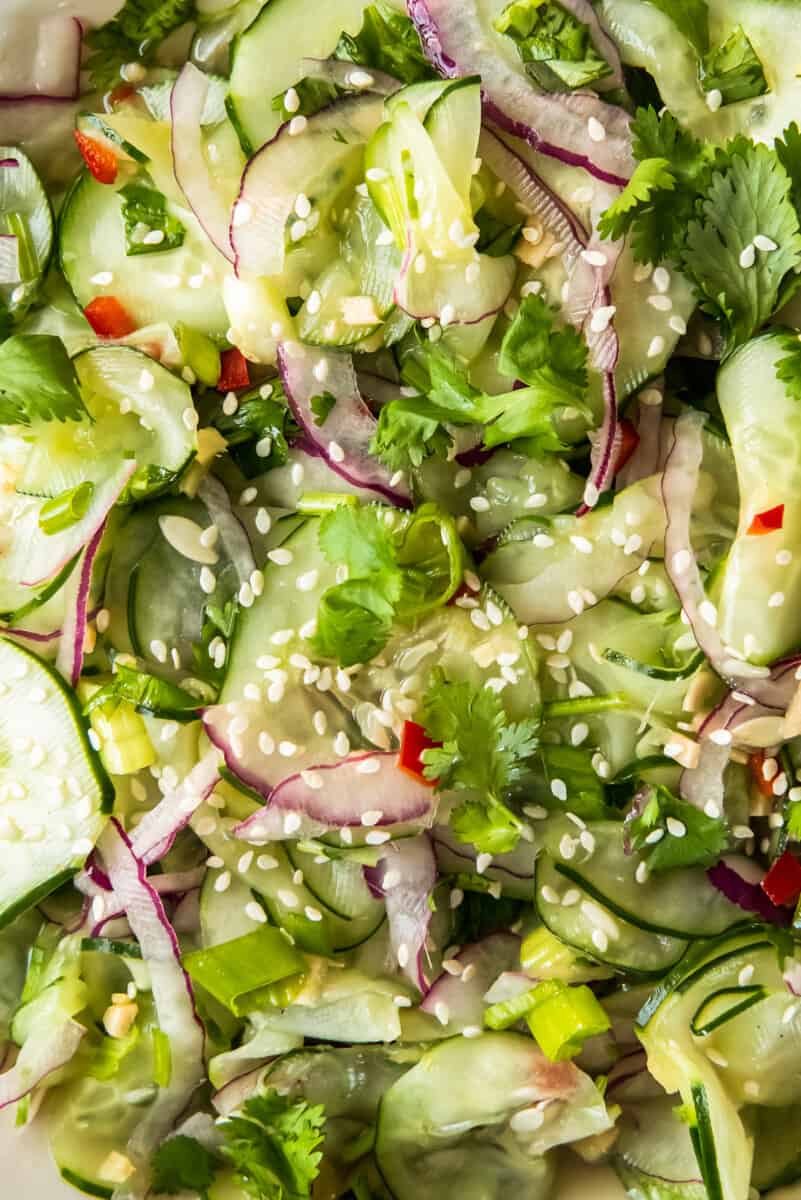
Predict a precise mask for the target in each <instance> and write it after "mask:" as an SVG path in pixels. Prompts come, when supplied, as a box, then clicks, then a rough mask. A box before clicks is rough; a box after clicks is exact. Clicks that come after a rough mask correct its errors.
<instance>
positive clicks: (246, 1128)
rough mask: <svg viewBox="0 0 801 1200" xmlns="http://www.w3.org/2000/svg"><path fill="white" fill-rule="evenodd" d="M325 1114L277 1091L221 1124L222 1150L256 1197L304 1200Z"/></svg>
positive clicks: (316, 1168)
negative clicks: (223, 1141) (223, 1142)
mask: <svg viewBox="0 0 801 1200" xmlns="http://www.w3.org/2000/svg"><path fill="white" fill-rule="evenodd" d="M324 1126H325V1112H324V1109H323V1107H322V1105H316V1106H314V1107H312V1106H311V1105H309V1104H307V1103H306V1101H305V1100H298V1101H292V1100H290V1098H289V1097H287V1096H280V1095H279V1094H278V1093H277V1092H275V1091H269V1092H265V1093H264V1094H263V1095H261V1096H254V1097H253V1098H252V1099H250V1100H247V1101H245V1104H244V1106H243V1108H242V1111H241V1114H237V1115H234V1116H232V1117H227V1118H226V1119H225V1120H224V1121H223V1122H221V1129H222V1132H223V1135H224V1137H225V1144H224V1146H223V1148H222V1154H223V1155H224V1157H225V1158H226V1159H227V1160H228V1162H230V1163H231V1164H232V1166H233V1168H234V1172H235V1174H236V1178H237V1181H238V1182H239V1183H240V1184H241V1186H242V1188H243V1189H244V1190H245V1192H247V1194H248V1195H249V1196H252V1197H253V1198H254V1200H307V1198H308V1197H310V1196H311V1188H312V1184H313V1183H314V1180H315V1179H316V1178H317V1175H318V1174H319V1169H320V1160H321V1158H322V1154H321V1153H320V1150H319V1149H318V1147H319V1146H320V1143H321V1142H322V1140H323V1133H324Z"/></svg>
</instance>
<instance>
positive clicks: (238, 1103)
mask: <svg viewBox="0 0 801 1200" xmlns="http://www.w3.org/2000/svg"><path fill="white" fill-rule="evenodd" d="M265 1071H266V1067H264V1066H259V1067H256V1068H255V1070H253V1071H246V1072H245V1074H244V1075H237V1076H236V1078H235V1079H232V1080H231V1081H230V1083H226V1084H225V1086H224V1087H221V1088H220V1090H219V1091H218V1092H217V1093H216V1094H215V1095H213V1096H212V1098H211V1102H212V1104H213V1105H214V1108H215V1110H216V1111H217V1112H218V1113H219V1114H220V1116H221V1117H227V1116H228V1115H229V1114H230V1113H232V1112H236V1110H237V1109H239V1108H241V1107H242V1105H243V1104H244V1103H245V1101H246V1100H249V1099H250V1097H251V1096H252V1095H253V1093H254V1092H256V1091H259V1090H260V1088H261V1084H262V1081H263V1078H264V1074H265Z"/></svg>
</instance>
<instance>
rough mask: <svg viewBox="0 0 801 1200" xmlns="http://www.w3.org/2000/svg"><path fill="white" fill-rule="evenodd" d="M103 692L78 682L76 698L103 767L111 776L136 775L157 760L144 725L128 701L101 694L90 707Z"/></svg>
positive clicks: (88, 682)
mask: <svg viewBox="0 0 801 1200" xmlns="http://www.w3.org/2000/svg"><path fill="white" fill-rule="evenodd" d="M104 692H105V689H104V688H101V687H100V686H99V685H98V684H97V683H95V682H94V681H93V680H86V679H83V680H81V682H80V685H79V688H78V696H79V699H80V700H81V701H82V702H83V703H84V705H85V711H87V712H89V722H90V724H91V726H92V729H93V730H94V732H95V733H96V734H97V737H98V739H99V741H100V757H101V759H102V762H103V766H104V767H105V768H106V770H107V771H108V772H109V773H110V774H111V775H135V774H136V773H137V772H138V771H142V770H144V769H145V767H150V766H152V765H153V763H154V762H155V761H156V752H155V750H154V749H153V743H152V742H151V740H150V735H149V734H148V732H147V726H146V725H145V723H144V721H143V720H142V718H141V717H140V715H139V713H138V712H137V711H136V709H135V708H134V707H133V705H132V704H130V703H129V702H128V701H127V700H123V699H121V698H119V697H115V696H108V695H103V696H102V700H99V701H97V702H96V703H94V704H93V703H92V701H93V700H94V698H95V696H99V695H101V694H102V693H104ZM90 710H91V711H90Z"/></svg>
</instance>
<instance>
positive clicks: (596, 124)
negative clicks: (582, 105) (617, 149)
mask: <svg viewBox="0 0 801 1200" xmlns="http://www.w3.org/2000/svg"><path fill="white" fill-rule="evenodd" d="M587 133H588V134H589V135H590V138H591V140H592V141H593V142H602V141H603V140H604V139H605V137H606V130H605V129H604V127H603V125H602V124H601V122H600V121H599V120H598V118H597V117H590V119H589V121H588V122H587Z"/></svg>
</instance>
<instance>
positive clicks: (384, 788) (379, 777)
mask: <svg viewBox="0 0 801 1200" xmlns="http://www.w3.org/2000/svg"><path fill="white" fill-rule="evenodd" d="M435 811H436V803H435V798H434V790H433V788H431V787H429V786H426V784H424V783H421V782H420V781H419V780H417V779H416V778H415V777H414V776H412V775H410V774H409V773H408V772H406V771H401V770H399V768H398V756H397V754H394V753H385V752H383V751H377V752H375V753H370V754H355V755H352V756H351V757H350V758H343V759H342V760H341V761H340V762H337V763H334V764H327V765H324V766H318V767H310V768H309V769H308V770H305V771H301V772H300V773H299V774H297V775H290V776H289V777H288V778H287V779H285V780H284V781H283V782H282V783H279V785H278V787H277V788H276V789H275V791H274V792H273V793H272V795H271V797H270V802H269V804H267V805H265V806H264V808H260V809H259V810H258V812H255V813H253V815H252V816H250V817H248V819H247V820H246V821H243V822H242V824H241V825H237V827H236V828H235V830H234V836H235V837H238V838H243V839H244V840H246V841H252V842H276V841H281V840H282V839H283V838H287V837H293V838H294V837H297V838H307V837H317V836H319V835H320V834H322V833H326V832H329V831H331V830H332V829H358V828H375V829H380V830H387V829H391V828H392V827H393V826H399V825H403V826H412V827H414V828H416V829H420V828H423V827H428V826H429V825H430V824H431V823H432V821H433V819H434V814H435ZM368 836H369V835H368Z"/></svg>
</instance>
